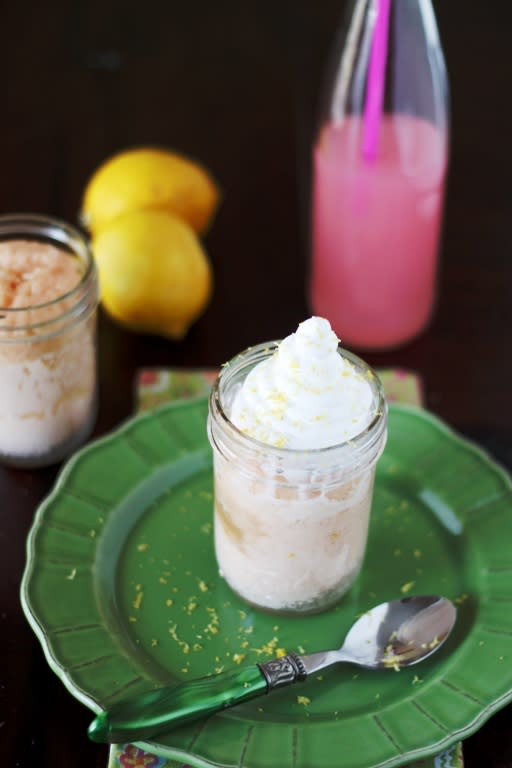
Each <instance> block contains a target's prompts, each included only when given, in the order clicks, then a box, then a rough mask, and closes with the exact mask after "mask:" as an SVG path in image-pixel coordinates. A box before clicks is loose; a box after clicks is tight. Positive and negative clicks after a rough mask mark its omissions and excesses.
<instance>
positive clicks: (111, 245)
mask: <svg viewBox="0 0 512 768" xmlns="http://www.w3.org/2000/svg"><path fill="white" fill-rule="evenodd" d="M92 249H93V253H94V257H95V259H96V263H97V265H98V272H99V279H100V289H101V300H102V303H103V306H104V307H105V309H106V310H107V312H109V314H111V315H112V316H113V317H114V318H116V319H117V320H118V321H119V322H120V323H122V324H123V325H125V326H126V327H128V328H131V329H133V330H138V331H143V332H148V333H156V334H160V335H163V336H170V337H171V338H173V339H179V338H181V337H182V336H184V334H185V333H186V332H187V330H188V328H189V326H190V325H191V324H192V322H193V321H194V320H195V319H196V318H197V317H198V316H199V315H200V314H201V312H202V311H203V309H204V308H205V306H206V304H207V303H208V300H209V298H210V295H211V291H212V270H211V267H210V263H209V260H208V257H207V256H206V254H205V252H204V250H203V248H202V246H201V244H200V242H199V240H198V238H197V235H196V234H195V232H194V231H193V229H191V227H189V225H188V224H187V223H186V222H184V221H182V220H181V219H179V218H177V217H176V216H173V215H171V214H169V213H165V212H163V211H149V210H147V211H131V212H130V213H127V214H123V215H121V216H118V217H117V218H116V219H114V220H113V221H112V222H111V223H110V224H107V225H105V226H104V227H103V228H102V229H101V231H100V232H99V233H98V234H97V235H96V237H94V238H93V241H92Z"/></svg>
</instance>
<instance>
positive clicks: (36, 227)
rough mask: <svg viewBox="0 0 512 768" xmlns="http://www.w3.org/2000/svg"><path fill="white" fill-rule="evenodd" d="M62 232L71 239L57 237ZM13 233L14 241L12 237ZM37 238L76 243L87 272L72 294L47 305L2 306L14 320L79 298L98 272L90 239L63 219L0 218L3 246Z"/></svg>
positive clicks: (20, 215) (0, 309)
mask: <svg viewBox="0 0 512 768" xmlns="http://www.w3.org/2000/svg"><path fill="white" fill-rule="evenodd" d="M45 229H46V231H45ZM59 230H60V231H61V232H65V233H66V234H67V235H68V239H63V238H62V237H56V232H58V231H59ZM11 232H12V237H11V236H10V234H11ZM6 235H9V237H6ZM30 236H32V237H30ZM34 236H39V237H45V238H46V239H47V240H53V241H54V242H55V241H57V242H60V243H62V245H69V243H70V240H71V241H73V240H76V241H77V242H78V243H80V246H81V247H82V248H83V254H84V256H85V269H84V271H83V273H82V275H81V276H80V280H79V281H78V283H76V285H74V286H73V288H70V289H69V291H66V292H65V293H61V294H59V296H57V297H55V298H54V299H51V300H50V301H44V302H41V303H40V304H27V305H26V306H24V307H3V306H1V305H0V313H1V314H2V315H5V316H7V317H8V316H13V317H15V316H16V314H17V313H21V312H27V311H28V310H39V309H47V308H48V307H52V306H56V305H58V304H59V303H60V302H62V301H64V300H65V299H69V298H71V297H72V296H73V295H74V294H78V293H79V292H80V290H81V289H82V288H83V287H84V285H86V284H87V282H88V281H89V279H90V277H91V275H92V274H93V273H94V272H95V265H94V259H93V255H92V250H91V247H90V245H89V243H88V242H87V238H86V236H85V235H84V234H83V233H82V232H81V231H80V230H79V229H78V228H76V227H74V226H73V225H72V224H68V223H67V222H66V221H63V220H62V219H59V218H56V217H54V216H43V215H40V214H35V213H13V214H8V213H7V214H2V215H0V242H4V241H6V240H8V239H9V240H10V239H12V240H14V239H21V238H22V237H26V239H28V240H30V239H33V240H34V241H36V238H35V237H34ZM48 322H53V320H51V321H47V320H46V321H43V322H41V323H30V324H29V325H24V326H19V327H18V328H17V329H14V328H11V329H9V330H10V331H13V330H22V329H25V330H26V329H27V328H38V327H40V326H42V325H47V324H48Z"/></svg>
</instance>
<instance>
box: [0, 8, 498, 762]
mask: <svg viewBox="0 0 512 768" xmlns="http://www.w3.org/2000/svg"><path fill="white" fill-rule="evenodd" d="M344 5H345V4H344V3H343V2H341V1H340V0H296V2H284V1H281V0H274V2H267V1H266V0H259V2H251V1H250V0H249V1H248V2H235V0H215V2H209V3H208V2H206V1H205V0H202V1H201V0H196V1H195V2H194V0H189V2H187V3H182V2H176V1H174V2H173V1H172V0H168V2H164V0H160V2H151V1H150V2H143V3H141V2H137V3H135V2H133V0H128V1H125V2H114V0H103V1H102V2H99V0H89V2H85V0H71V1H70V2H64V0H61V2H50V3H36V2H34V1H33V0H32V2H26V3H7V2H2V3H0V30H1V45H0V72H1V73H2V75H1V76H2V81H3V83H2V85H3V87H2V98H1V102H0V169H1V173H0V212H2V213H8V212H21V211H31V212H37V213H48V214H53V215H57V216H59V217H62V218H64V219H67V220H69V221H72V222H73V221H74V222H76V220H77V213H78V210H79V207H80V200H81V194H82V191H83V188H84V185H85V183H86V180H87V178H88V176H89V175H90V174H91V173H92V171H93V170H94V169H95V168H96V167H97V166H98V164H99V163H100V162H101V161H102V160H104V159H105V158H106V157H107V156H108V155H110V154H112V153H113V152H116V151H118V150H120V149H124V148H126V147H130V146H134V145H141V144H154V145H163V146H168V147H172V148H174V149H177V150H179V151H181V152H184V153H186V154H189V155H190V156H192V157H195V158H197V159H199V160H200V161H201V162H202V163H204V164H205V165H206V167H208V168H209V169H210V170H211V171H212V173H213V174H214V175H215V177H216V178H217V179H218V181H219V183H220V184H221V186H222V190H223V203H222V206H221V208H220V210H219V214H218V216H217V219H216V221H215V223H214V226H213V228H212V230H211V232H210V233H209V235H208V237H207V240H206V247H207V249H208V252H209V254H210V256H211V259H212V261H213V265H214V270H215V280H216V288H215V294H214V298H213V301H212V303H211V305H210V307H209V308H208V310H207V312H206V313H205V314H204V316H203V317H202V318H201V320H200V321H199V322H198V323H197V324H196V325H195V326H194V327H193V329H192V330H191V331H190V333H189V334H188V336H187V337H186V339H185V340H184V341H182V342H180V343H172V342H170V341H166V340H163V339H158V338H156V337H142V336H136V335H134V334H131V333H128V332H126V331H124V330H122V329H120V328H119V327H118V326H116V325H114V324H113V323H112V322H111V321H110V320H109V319H108V318H106V317H105V316H104V315H103V314H102V315H101V317H100V337H99V339H100V376H101V401H100V416H99V420H98V424H97V428H96V434H101V433H103V432H104V431H106V430H108V429H110V428H112V427H113V426H115V425H116V424H118V423H119V422H120V421H121V420H123V419H125V418H126V417H127V416H128V415H129V414H130V413H131V411H132V408H133V377H134V371H135V369H136V368H137V367H142V366H147V365H169V366H170V365H181V366H204V365H206V366H217V365H218V364H219V363H221V362H222V361H224V360H226V359H228V358H229V357H231V356H232V355H233V354H234V353H235V352H237V351H239V350H240V349H242V348H244V347H246V346H248V345H249V344H253V343H256V342H258V341H264V340H268V339H273V338H280V337H282V336H284V335H287V334H288V333H290V332H291V331H292V330H293V329H294V327H295V326H296V324H297V323H298V322H299V321H301V320H303V319H304V318H305V317H306V316H307V315H308V307H307V303H306V299H305V287H306V275H307V239H306V233H307V211H308V186H309V185H308V176H309V151H310V144H311V140H312V135H313V130H314V126H315V115H316V111H317V100H318V94H319V89H320V81H321V73H322V71H323V69H324V67H325V63H326V56H327V53H328V49H329V46H330V44H331V42H332V40H333V36H334V33H335V29H336V26H337V24H338V22H339V20H340V17H341V13H342V10H343V7H344ZM434 5H435V9H436V13H437V17H438V24H439V29H440V34H441V38H442V43H443V46H444V50H445V55H446V61H447V67H448V72H449V76H450V82H451V91H452V134H451V136H452V139H451V166H450V175H449V184H448V194H447V205H446V214H445V231H444V247H443V257H442V265H441V273H440V287H439V301H438V308H437V312H436V315H435V318H434V320H433V323H432V325H431V327H430V328H429V330H428V331H427V332H426V333H425V334H424V335H423V336H422V337H420V338H419V339H417V340H416V341H414V342H413V343H411V344H409V345H408V346H406V347H404V348H403V349H400V350H396V351H394V352H388V353H385V354H374V355H367V358H368V360H369V362H371V363H372V364H374V365H377V366H380V365H399V366H402V367H407V368H411V369H413V370H416V371H418V372H419V373H420V374H421V375H422V377H423V381H424V385H425V392H426V398H427V404H428V406H429V408H430V409H431V410H432V411H434V412H435V413H437V414H438V415H440V416H441V417H442V418H444V419H445V420H446V421H447V422H448V423H450V424H451V425H452V426H454V427H455V428H456V429H458V430H459V431H460V432H462V433H463V434H465V435H466V436H468V437H471V438H473V439H476V440H477V441H479V442H480V443H481V444H482V445H483V446H484V447H485V448H487V450H488V451H490V452H491V454H492V455H493V456H494V457H495V458H497V459H498V460H499V461H501V462H502V463H503V464H505V465H506V466H507V467H509V468H512V441H511V437H512V414H511V408H510V393H511V388H512V363H511V359H510V351H509V350H510V345H509V334H510V330H511V320H512V289H511V286H512V266H511V264H512V242H511V241H512V230H511V226H510V220H511V214H512V205H511V194H512V192H511V186H510V177H511V170H512V168H511V165H512V163H511V149H510V148H511V145H512V137H511V133H512V119H511V118H512V110H511V106H510V101H511V98H512V88H511V81H512V77H511V75H512V66H511V63H510V58H511V55H512V43H511V33H510V29H511V22H512V4H510V3H509V2H507V1H506V0H492V2H484V0H480V1H479V2H477V0H444V2H442V1H441V0H437V2H435V3H434ZM55 471H56V470H55V469H50V470H40V471H34V472H21V471H14V470H7V469H0V553H1V555H0V563H1V572H0V573H1V581H0V583H1V587H0V589H1V600H0V694H1V703H0V706H1V710H0V757H1V756H3V760H2V765H3V766H5V767H6V768H11V766H19V767H20V768H28V767H29V766H52V768H64V766H66V768H67V767H68V766H71V765H73V766H76V768H81V767H82V766H83V768H85V767H86V766H87V768H91V767H92V766H98V768H105V765H106V755H107V752H106V749H105V748H100V747H96V746H94V745H92V744H90V743H89V742H88V741H87V739H86V736H85V729H86V726H87V723H88V722H89V719H90V715H89V713H88V712H87V711H86V710H85V708H84V707H83V706H82V705H80V704H79V703H78V702H76V701H75V700H74V699H73V698H72V697H71V696H70V695H69V694H68V693H67V692H66V690H65V689H64V687H63V685H62V684H61V683H60V682H59V681H58V679H57V677H56V676H55V675H54V674H53V673H52V672H51V671H50V670H49V668H48V667H47V665H46V662H45V661H44V659H43V655H42V652H41V650H40V648H39V645H38V642H37V640H36V638H35V637H34V635H33V633H32V631H31V630H30V629H29V627H28V625H27V623H26V621H25V619H24V617H23V615H22V613H21V609H20V607H19V599H18V591H19V581H20V578H21V573H22V570H23V566H24V560H25V550H24V547H25V538H26V534H27V531H28V529H29V527H30V524H31V521H32V519H33V514H34V510H35V507H36V506H37V504H38V503H39V501H40V499H41V498H42V497H43V496H44V495H45V494H46V493H47V491H48V490H49V488H50V487H51V484H52V482H53V480H54V477H55ZM461 482H464V479H463V478H461ZM509 721H510V709H504V710H503V711H502V712H500V713H499V714H497V715H495V716H494V717H493V718H492V719H491V721H490V722H489V723H487V724H486V725H485V726H484V727H483V728H482V729H481V730H480V732H479V733H478V734H476V735H475V736H473V737H471V738H470V739H469V740H468V741H467V742H466V745H465V754H466V765H467V766H469V768H476V766H484V765H485V766H488V767H489V768H497V767H498V766H500V768H503V767H504V766H512V738H511V736H510V729H509ZM312 768H313V767H312Z"/></svg>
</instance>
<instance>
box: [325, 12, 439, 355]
mask: <svg viewBox="0 0 512 768" xmlns="http://www.w3.org/2000/svg"><path fill="white" fill-rule="evenodd" d="M333 63H334V66H333V68H332V71H331V75H330V77H329V78H328V80H327V84H328V89H327V97H326V99H325V100H324V104H323V108H322V111H321V119H320V125H319V130H318V134H317V136H316V141H315V145H314V149H313V189H312V243H311V251H312V252H311V282H310V303H311V307H312V309H313V312H314V313H315V314H318V315H321V316H324V317H327V319H328V320H330V322H331V325H332V326H333V328H334V330H335V331H336V332H337V334H338V336H339V337H340V339H341V341H342V343H343V345H348V346H355V347H359V348H363V349H385V348H390V347H395V346H398V345H401V344H403V343H405V342H407V341H408V340H410V339H411V338H413V337H415V336H416V335H417V334H419V333H420V332H421V331H422V330H423V329H424V328H425V326H426V325H427V323H428V322H429V319H430V317H431V315H432V311H433V307H434V301H435V287H436V274H437V262H438V250H439V240H440V230H441V219H442V208H443V200H444V188H445V177H446V170H447V164H448V132H449V125H448V122H449V115H448V82H447V75H446V70H445V63H444V57H443V52H442V49H441V45H440V41H439V36H438V31H437V25H436V19H435V16H434V11H433V8H432V3H431V0H355V2H353V3H352V6H351V13H350V14H349V17H348V23H347V24H346V26H345V28H344V30H343V34H342V36H341V38H340V40H339V43H338V46H337V47H336V56H335V58H334V62H333Z"/></svg>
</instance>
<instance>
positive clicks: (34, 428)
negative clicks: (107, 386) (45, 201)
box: [0, 214, 98, 467]
mask: <svg viewBox="0 0 512 768" xmlns="http://www.w3.org/2000/svg"><path fill="white" fill-rule="evenodd" d="M97 306H98V280H97V274H96V268H95V265H94V261H93V258H92V254H91V251H90V248H89V246H88V244H87V240H86V239H85V237H84V236H83V235H82V234H81V233H80V232H79V231H78V230H77V229H75V228H74V227H72V226H70V225H69V224H66V223H65V222H62V221H59V220H56V219H52V218H49V217H44V216H36V215H29V214H26V215H25V214H16V215H5V216H0V461H1V462H2V463H4V464H8V465H11V466H19V467H38V466H45V465H49V464H53V463H56V462H58V461H60V460H62V459H63V458H65V457H66V456H68V455H69V454H70V453H72V452H73V451H74V450H75V449H76V448H77V447H78V446H79V445H80V444H81V443H83V442H84V440H85V439H86V438H87V437H88V436H89V434H90V433H91V431H92V428H93V426H94V422H95V418H96V410H97V388H98V385H97V365H96V358H97V355H96V314H97Z"/></svg>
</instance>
